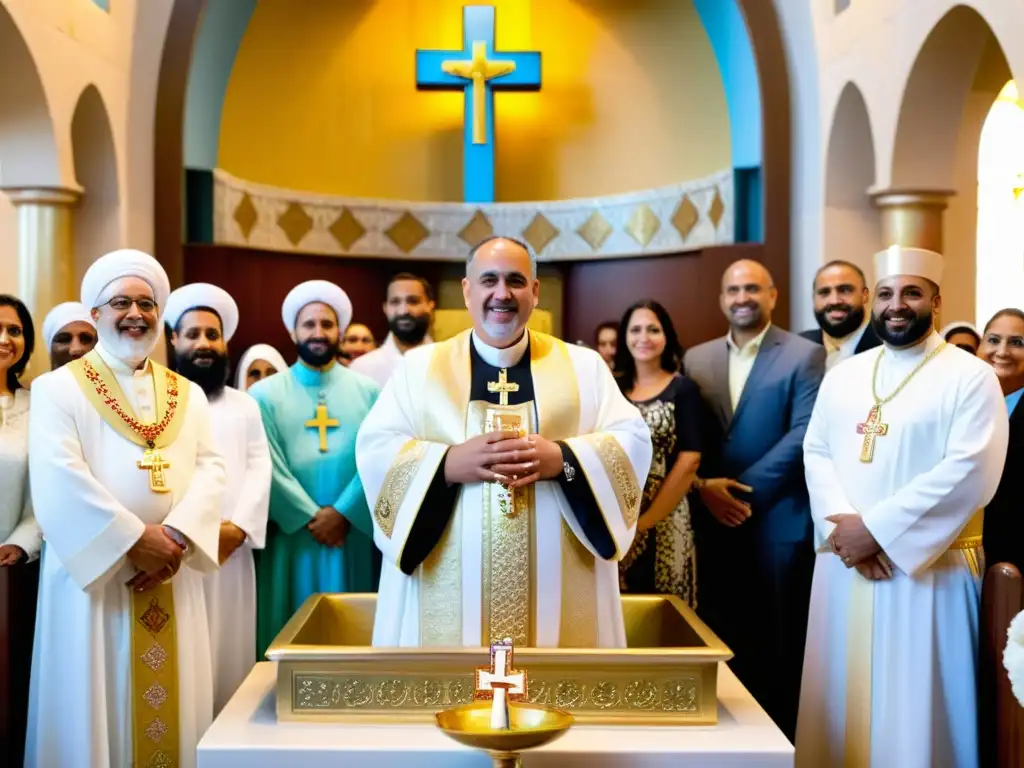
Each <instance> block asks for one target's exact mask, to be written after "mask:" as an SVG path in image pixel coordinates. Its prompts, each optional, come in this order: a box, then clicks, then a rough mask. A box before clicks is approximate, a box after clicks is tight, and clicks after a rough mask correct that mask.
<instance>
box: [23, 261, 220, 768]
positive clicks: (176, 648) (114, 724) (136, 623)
mask: <svg viewBox="0 0 1024 768" xmlns="http://www.w3.org/2000/svg"><path fill="white" fill-rule="evenodd" d="M168 288H169V286H168V281H167V275H166V274H165V272H164V270H163V268H162V267H161V266H160V265H159V264H158V263H157V261H156V260H155V259H153V258H152V257H151V256H148V255H146V254H144V253H141V252H139V251H131V250H122V251H115V252H113V253H110V254H107V255H106V256H103V257H102V258H100V259H99V260H97V261H96V262H95V263H94V264H93V265H92V266H91V267H90V268H89V270H88V271H87V272H86V275H85V278H84V280H83V282H82V303H83V304H85V305H86V306H87V307H90V308H92V310H93V317H94V318H95V320H96V324H97V328H98V335H99V338H100V342H99V344H98V345H97V347H96V348H95V349H94V350H93V351H92V352H90V353H89V354H87V355H85V356H84V357H82V358H81V359H79V360H76V361H74V362H71V363H68V364H67V365H65V366H63V367H61V368H59V369H57V370H56V371H53V372H51V373H47V374H45V375H43V376H41V377H39V378H38V379H36V381H35V382H34V384H33V386H32V409H31V411H30V414H29V470H30V480H31V486H32V498H33V503H34V507H35V512H36V518H37V519H38V521H39V525H40V527H41V528H42V531H43V535H44V537H45V540H46V544H45V547H44V550H43V558H42V570H41V575H40V583H39V603H38V606H39V607H38V616H37V624H36V635H35V647H34V651H33V658H32V680H31V693H30V700H29V723H28V733H27V744H26V756H25V764H26V766H33V767H40V768H41V767H42V766H47V768H48V767H49V766H74V767H75V768H110V767H112V766H117V767H118V768H120V767H122V766H129V765H135V766H138V767H139V768H142V766H146V765H175V766H185V767H186V768H187V767H188V766H193V765H195V762H196V753H195V749H196V745H197V744H198V742H199V738H200V737H201V736H202V734H203V732H204V731H205V730H206V728H207V727H208V726H209V724H210V722H211V719H212V712H213V679H212V678H213V672H212V669H211V665H210V641H209V631H208V629H207V622H206V601H205V599H204V594H203V575H204V574H205V573H209V572H211V571H213V570H215V569H216V568H217V548H218V539H219V532H220V503H221V496H222V494H223V491H224V462H223V461H222V460H221V458H220V457H219V456H218V455H217V454H216V452H215V451H214V447H213V443H212V440H211V435H210V415H209V408H208V406H207V402H206V396H205V395H204V394H203V391H202V389H201V388H199V387H196V386H191V385H190V384H189V382H188V381H187V380H185V379H183V378H182V377H180V376H178V375H176V374H174V373H171V372H170V371H168V370H167V369H166V368H164V367H163V366H160V365H158V364H157V363H155V362H153V361H152V360H151V359H150V358H149V355H150V353H151V352H152V350H153V347H154V345H155V344H156V342H157V339H158V338H159V333H158V329H159V327H160V326H159V323H160V315H161V313H162V308H163V306H164V304H165V302H166V299H167V295H168V293H169V290H168Z"/></svg>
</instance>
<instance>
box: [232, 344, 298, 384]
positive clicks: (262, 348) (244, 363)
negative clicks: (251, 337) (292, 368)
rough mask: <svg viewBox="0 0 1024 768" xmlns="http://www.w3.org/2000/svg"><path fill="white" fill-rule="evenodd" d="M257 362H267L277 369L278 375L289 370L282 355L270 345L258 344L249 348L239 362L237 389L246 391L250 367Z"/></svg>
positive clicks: (236, 380)
mask: <svg viewBox="0 0 1024 768" xmlns="http://www.w3.org/2000/svg"><path fill="white" fill-rule="evenodd" d="M257 360H265V361H266V362H268V363H270V364H271V365H272V366H274V368H276V369H277V371H278V373H283V372H284V371H286V370H288V363H286V362H285V361H284V358H283V357H281V353H280V352H278V351H277V350H276V349H274V348H273V347H272V346H270V345H269V344H256V345H254V346H252V347H249V348H248V349H247V350H246V351H245V354H244V355H242V359H241V360H239V361H238V371H237V372H236V373H235V387H236V388H237V389H238V390H239V391H241V392H244V391H245V380H246V378H247V377H248V375H249V366H250V365H252V364H253V363H255V362H256V361H257Z"/></svg>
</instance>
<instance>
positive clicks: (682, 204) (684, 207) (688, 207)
mask: <svg viewBox="0 0 1024 768" xmlns="http://www.w3.org/2000/svg"><path fill="white" fill-rule="evenodd" d="M699 220H700V211H698V210H697V206H695V205H694V204H693V201H692V200H691V199H690V197H689V196H688V195H683V199H682V200H680V201H679V206H678V207H677V208H676V212H675V213H673V214H672V226H673V227H675V228H676V231H677V232H679V236H680V237H682V238H683V240H686V238H687V237H688V236H689V234H690V232H692V231H693V228H694V227H695V226H697V222H698V221H699Z"/></svg>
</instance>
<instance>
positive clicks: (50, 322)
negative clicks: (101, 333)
mask: <svg viewBox="0 0 1024 768" xmlns="http://www.w3.org/2000/svg"><path fill="white" fill-rule="evenodd" d="M71 323H88V324H89V325H91V326H92V327H93V328H94V329H95V328H96V323H95V322H93V319H92V315H91V314H90V313H89V310H88V309H86V307H85V305H84V304H79V303H78V302H77V301H65V302H64V303H63V304H58V305H57V306H56V307H54V308H53V309H51V310H50V313H49V314H48V315H47V316H46V319H45V320H43V340H44V342H45V343H46V348H47V349H49V348H50V346H51V345H52V344H53V337H54V336H56V335H57V334H58V333H60V332H61V330H62V329H63V328H64V327H65V326H68V325H71Z"/></svg>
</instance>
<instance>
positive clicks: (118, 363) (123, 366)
mask: <svg viewBox="0 0 1024 768" xmlns="http://www.w3.org/2000/svg"><path fill="white" fill-rule="evenodd" d="M96 353H97V354H98V355H99V356H100V357H101V358H103V362H104V363H106V364H107V366H108V367H109V368H110V370H111V371H113V372H114V373H115V374H118V373H121V374H124V375H126V376H134V375H135V374H136V373H148V372H149V368H150V360H149V358H148V357H147V358H146V359H145V360H143V361H142V363H143V365H142V366H141V367H136V366H135V365H132V363H131V362H130V361H129V362H126V361H124V360H121V359H120V358H117V357H114V355H113V353H112V352H111V351H110V350H108V349H107V348H106V347H104V346H103V342H102V341H98V342H96Z"/></svg>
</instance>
